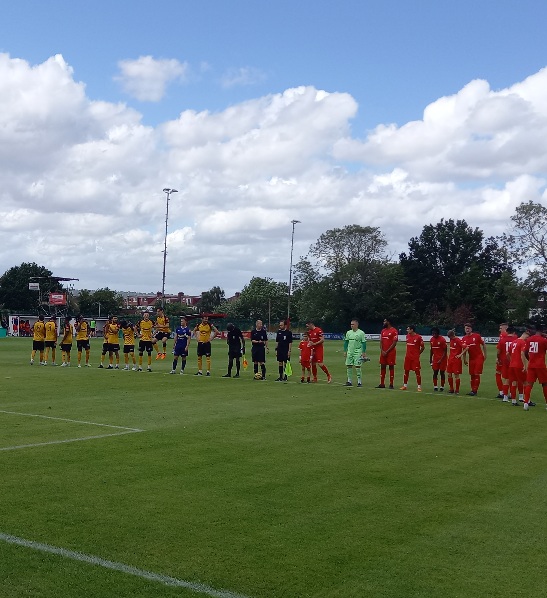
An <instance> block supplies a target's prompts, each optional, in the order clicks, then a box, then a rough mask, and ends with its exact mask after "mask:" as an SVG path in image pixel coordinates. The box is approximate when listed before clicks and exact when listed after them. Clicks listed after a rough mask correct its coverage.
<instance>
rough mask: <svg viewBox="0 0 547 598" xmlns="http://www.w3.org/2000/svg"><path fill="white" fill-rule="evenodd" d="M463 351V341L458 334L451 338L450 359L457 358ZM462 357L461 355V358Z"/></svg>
mask: <svg viewBox="0 0 547 598" xmlns="http://www.w3.org/2000/svg"><path fill="white" fill-rule="evenodd" d="M462 351H463V347H462V341H461V339H459V338H458V337H457V336H453V337H452V338H451V339H450V355H449V357H450V359H457V358H458V357H457V356H458V355H459V354H460V353H461V352H462ZM459 359H461V357H460V358H459Z"/></svg>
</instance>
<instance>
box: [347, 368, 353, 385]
mask: <svg viewBox="0 0 547 598" xmlns="http://www.w3.org/2000/svg"><path fill="white" fill-rule="evenodd" d="M347 370H348V382H351V381H352V379H353V366H351V365H350V366H348V368H347Z"/></svg>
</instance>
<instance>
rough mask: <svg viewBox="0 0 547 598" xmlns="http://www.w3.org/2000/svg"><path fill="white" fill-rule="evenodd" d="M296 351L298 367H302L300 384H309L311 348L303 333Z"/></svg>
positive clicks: (306, 336)
mask: <svg viewBox="0 0 547 598" xmlns="http://www.w3.org/2000/svg"><path fill="white" fill-rule="evenodd" d="M298 349H299V351H300V366H301V367H302V377H301V378H300V382H307V383H308V384H309V383H310V382H311V347H310V339H309V338H308V335H307V334H306V333H305V332H304V333H303V334H302V340H301V341H300V343H299V345H298Z"/></svg>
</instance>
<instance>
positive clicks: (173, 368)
mask: <svg viewBox="0 0 547 598" xmlns="http://www.w3.org/2000/svg"><path fill="white" fill-rule="evenodd" d="M177 363H178V359H173V367H172V368H171V369H172V370H176V369H177Z"/></svg>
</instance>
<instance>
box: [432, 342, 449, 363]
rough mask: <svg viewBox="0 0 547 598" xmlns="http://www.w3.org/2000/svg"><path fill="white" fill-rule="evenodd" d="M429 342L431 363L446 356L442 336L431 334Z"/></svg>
mask: <svg viewBox="0 0 547 598" xmlns="http://www.w3.org/2000/svg"><path fill="white" fill-rule="evenodd" d="M429 344H430V345H431V357H432V360H433V363H435V362H437V361H440V360H441V359H443V358H444V357H446V341H445V340H444V336H436V337H435V336H432V337H431V340H430V341H429Z"/></svg>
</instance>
